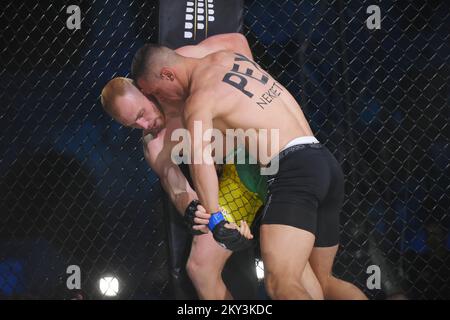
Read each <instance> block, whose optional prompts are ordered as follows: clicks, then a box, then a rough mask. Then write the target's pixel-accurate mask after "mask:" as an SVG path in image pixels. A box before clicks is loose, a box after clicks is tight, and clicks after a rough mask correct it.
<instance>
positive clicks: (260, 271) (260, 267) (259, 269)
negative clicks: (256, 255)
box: [255, 260, 264, 280]
mask: <svg viewBox="0 0 450 320" xmlns="http://www.w3.org/2000/svg"><path fill="white" fill-rule="evenodd" d="M255 265H256V277H258V280H262V279H264V263H263V262H262V260H256V261H255Z"/></svg>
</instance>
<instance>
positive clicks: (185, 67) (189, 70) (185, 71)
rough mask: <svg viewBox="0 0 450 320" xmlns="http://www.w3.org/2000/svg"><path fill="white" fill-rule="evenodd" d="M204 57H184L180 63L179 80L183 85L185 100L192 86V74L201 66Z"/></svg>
mask: <svg viewBox="0 0 450 320" xmlns="http://www.w3.org/2000/svg"><path fill="white" fill-rule="evenodd" d="M202 60H203V59H197V58H187V57H183V59H182V63H180V64H178V68H179V69H178V70H179V80H180V83H181V85H182V87H183V94H184V96H183V100H185V99H186V98H187V97H188V96H189V94H190V92H191V86H192V74H193V73H194V70H195V69H196V68H197V67H198V66H199V64H200V63H201V62H202Z"/></svg>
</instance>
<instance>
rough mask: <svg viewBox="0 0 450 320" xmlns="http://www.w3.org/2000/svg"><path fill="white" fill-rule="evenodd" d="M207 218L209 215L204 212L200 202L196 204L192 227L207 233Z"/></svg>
mask: <svg viewBox="0 0 450 320" xmlns="http://www.w3.org/2000/svg"><path fill="white" fill-rule="evenodd" d="M209 218H211V215H210V214H208V213H207V212H206V209H205V208H204V207H203V206H202V205H201V204H198V205H197V210H196V211H195V218H194V222H195V225H194V226H193V227H192V229H194V230H198V231H200V232H202V233H208V232H209V229H208V223H209Z"/></svg>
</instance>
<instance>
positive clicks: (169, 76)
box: [161, 67, 175, 81]
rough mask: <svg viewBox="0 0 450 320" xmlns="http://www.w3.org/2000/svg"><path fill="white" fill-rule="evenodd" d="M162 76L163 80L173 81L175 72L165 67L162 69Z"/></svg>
mask: <svg viewBox="0 0 450 320" xmlns="http://www.w3.org/2000/svg"><path fill="white" fill-rule="evenodd" d="M161 78H162V79H163V80H170V81H173V80H175V74H174V72H173V70H171V69H170V68H167V67H164V68H162V69H161Z"/></svg>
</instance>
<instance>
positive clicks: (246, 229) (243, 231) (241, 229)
mask: <svg viewBox="0 0 450 320" xmlns="http://www.w3.org/2000/svg"><path fill="white" fill-rule="evenodd" d="M225 228H228V229H236V230H238V231H239V233H240V234H242V235H243V236H244V237H246V238H247V239H253V235H252V232H251V231H250V227H249V226H248V224H247V222H246V221H244V220H241V225H240V226H239V227H238V226H237V224H236V223H234V222H230V223H227V224H225Z"/></svg>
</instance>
